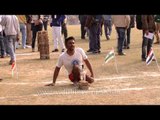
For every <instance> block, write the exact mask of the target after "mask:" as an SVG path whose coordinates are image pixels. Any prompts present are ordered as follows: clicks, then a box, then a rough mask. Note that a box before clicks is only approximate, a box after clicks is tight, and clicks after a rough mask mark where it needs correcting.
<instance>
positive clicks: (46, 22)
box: [42, 15, 49, 31]
mask: <svg viewBox="0 0 160 120" xmlns="http://www.w3.org/2000/svg"><path fill="white" fill-rule="evenodd" d="M48 20H49V15H43V19H42V21H43V27H44V30H46V31H47V28H48Z"/></svg>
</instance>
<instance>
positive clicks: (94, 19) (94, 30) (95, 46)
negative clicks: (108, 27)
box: [85, 15, 102, 54]
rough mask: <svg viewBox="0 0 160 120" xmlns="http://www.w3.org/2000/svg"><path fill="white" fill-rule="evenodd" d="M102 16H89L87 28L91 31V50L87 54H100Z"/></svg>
mask: <svg viewBox="0 0 160 120" xmlns="http://www.w3.org/2000/svg"><path fill="white" fill-rule="evenodd" d="M101 18H102V15H88V16H87V19H86V24H85V28H86V29H88V30H89V50H87V52H92V53H93V54H95V53H100V52H101V51H100V48H101V46H100V31H101V30H100V29H101V28H100V25H101V20H102V19H101Z"/></svg>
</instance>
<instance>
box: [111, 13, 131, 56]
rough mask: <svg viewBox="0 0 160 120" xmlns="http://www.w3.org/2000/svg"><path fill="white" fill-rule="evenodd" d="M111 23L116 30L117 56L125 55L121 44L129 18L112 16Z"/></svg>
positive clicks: (127, 16)
mask: <svg viewBox="0 0 160 120" xmlns="http://www.w3.org/2000/svg"><path fill="white" fill-rule="evenodd" d="M112 22H113V24H114V26H115V28H116V31H117V35H118V42H117V43H118V45H117V51H118V55H126V54H125V53H124V52H123V44H124V40H125V36H126V30H127V29H128V28H129V25H130V16H129V15H112Z"/></svg>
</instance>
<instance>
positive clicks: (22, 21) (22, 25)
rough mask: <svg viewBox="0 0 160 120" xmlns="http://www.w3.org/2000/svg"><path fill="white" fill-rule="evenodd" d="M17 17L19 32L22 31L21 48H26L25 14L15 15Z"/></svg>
mask: <svg viewBox="0 0 160 120" xmlns="http://www.w3.org/2000/svg"><path fill="white" fill-rule="evenodd" d="M17 18H18V20H19V25H20V32H21V33H22V48H23V49H25V48H26V37H27V33H26V24H27V20H26V16H25V15H17Z"/></svg>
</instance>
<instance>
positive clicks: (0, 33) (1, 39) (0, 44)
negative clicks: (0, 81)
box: [0, 25, 5, 58]
mask: <svg viewBox="0 0 160 120" xmlns="http://www.w3.org/2000/svg"><path fill="white" fill-rule="evenodd" d="M0 53H1V58H4V56H5V47H4V37H3V27H2V25H0Z"/></svg>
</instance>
